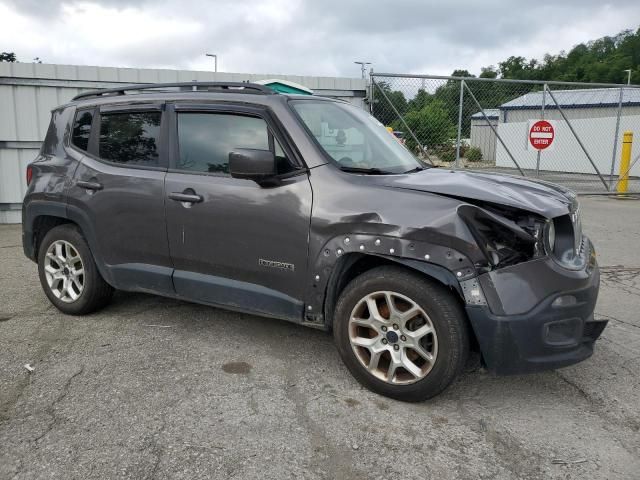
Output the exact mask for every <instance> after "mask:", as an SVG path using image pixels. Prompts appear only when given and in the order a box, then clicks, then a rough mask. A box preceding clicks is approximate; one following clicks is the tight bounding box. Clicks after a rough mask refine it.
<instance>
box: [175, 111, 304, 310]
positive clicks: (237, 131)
mask: <svg viewBox="0 0 640 480" xmlns="http://www.w3.org/2000/svg"><path fill="white" fill-rule="evenodd" d="M169 111H170V112H171V113H170V117H171V118H172V123H171V124H170V125H171V127H170V128H171V129H172V132H173V133H172V134H171V135H170V138H173V139H174V142H173V144H172V146H171V147H170V152H171V153H170V157H171V158H170V170H169V172H168V174H167V178H166V188H165V190H166V195H167V199H166V212H167V234H168V238H169V249H170V252H171V258H172V260H173V266H174V268H175V272H174V276H173V281H174V285H175V289H176V291H177V293H178V294H179V295H181V296H183V297H186V298H189V299H192V300H197V301H203V302H207V303H212V304H219V305H223V306H226V307H230V308H237V309H240V310H244V311H254V312H257V313H263V314H269V315H272V316H276V317H280V318H289V319H297V320H300V319H301V318H302V315H303V301H302V298H303V294H304V286H305V284H306V277H307V247H308V236H309V220H310V215H311V186H310V184H309V179H308V176H307V174H306V172H305V171H303V170H301V173H300V174H297V175H296V174H295V173H296V172H297V170H296V165H294V164H293V161H292V153H291V151H290V149H289V148H288V146H287V145H286V144H285V143H284V142H283V141H282V135H281V134H280V133H279V132H280V130H279V129H278V127H277V125H275V124H274V123H273V120H272V119H271V118H270V117H269V115H268V114H267V112H266V111H265V110H263V109H261V108H248V107H240V106H238V107H233V106H228V105H226V106H208V107H207V106H202V107H194V106H193V105H185V106H182V105H176V106H175V108H172V107H171V106H170V107H169ZM235 148H256V149H270V150H272V151H273V152H274V154H275V155H276V158H277V162H278V170H279V172H280V173H283V174H284V175H283V177H286V178H282V179H281V180H280V181H279V182H277V183H273V184H271V185H269V186H266V185H264V186H261V185H258V184H257V183H256V182H254V181H251V180H242V179H235V178H232V177H231V176H230V174H229V168H228V167H229V163H228V162H229V160H228V158H229V153H230V152H231V151H232V150H234V149H235Z"/></svg>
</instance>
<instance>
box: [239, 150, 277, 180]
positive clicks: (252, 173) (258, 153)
mask: <svg viewBox="0 0 640 480" xmlns="http://www.w3.org/2000/svg"><path fill="white" fill-rule="evenodd" d="M229 173H231V176H232V177H233V178H245V179H247V180H255V181H260V180H264V179H266V178H268V177H271V176H273V175H275V174H276V158H275V156H274V155H273V152H271V151H270V150H258V149H255V148H236V149H235V150H234V151H233V152H231V153H229Z"/></svg>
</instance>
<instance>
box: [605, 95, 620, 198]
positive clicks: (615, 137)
mask: <svg viewBox="0 0 640 480" xmlns="http://www.w3.org/2000/svg"><path fill="white" fill-rule="evenodd" d="M623 95H624V88H623V87H620V97H619V98H618V115H617V118H616V133H615V134H614V135H613V154H612V155H611V173H610V174H609V188H608V190H609V191H611V189H612V188H613V174H614V172H615V168H616V157H617V156H618V135H619V134H620V116H621V115H622V96H623Z"/></svg>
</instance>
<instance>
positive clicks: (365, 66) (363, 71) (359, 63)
mask: <svg viewBox="0 0 640 480" xmlns="http://www.w3.org/2000/svg"><path fill="white" fill-rule="evenodd" d="M353 63H356V64H358V65H360V70H362V78H366V77H367V75H366V72H367V65H371V62H353Z"/></svg>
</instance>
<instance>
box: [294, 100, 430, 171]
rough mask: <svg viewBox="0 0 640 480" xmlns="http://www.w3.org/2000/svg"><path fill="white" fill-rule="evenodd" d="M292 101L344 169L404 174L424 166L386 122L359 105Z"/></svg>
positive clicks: (303, 118) (305, 121)
mask: <svg viewBox="0 0 640 480" xmlns="http://www.w3.org/2000/svg"><path fill="white" fill-rule="evenodd" d="M291 104H292V105H293V108H294V109H295V111H296V112H297V113H298V115H300V117H301V118H302V120H303V122H304V123H305V125H306V126H307V128H308V129H309V130H310V131H311V133H312V134H313V136H314V137H315V138H316V140H317V141H318V143H319V144H320V146H321V147H322V149H323V150H324V151H325V152H326V153H327V154H328V155H329V156H330V157H331V158H333V160H335V162H336V163H337V164H338V165H339V166H340V167H341V168H343V169H344V170H352V171H360V170H361V171H363V172H367V171H371V173H404V172H410V171H414V170H420V169H422V168H423V167H424V165H422V164H421V163H420V162H419V161H418V160H417V159H416V158H415V157H414V156H413V155H412V154H411V152H409V150H407V149H406V148H405V147H404V146H403V145H401V144H400V142H399V140H398V139H397V138H396V137H395V136H394V135H393V134H392V133H391V132H389V131H388V130H387V129H386V128H385V127H384V125H382V124H381V123H380V122H379V121H378V120H376V119H375V118H374V117H372V116H371V115H369V114H368V113H367V112H365V111H364V110H362V109H360V108H358V107H355V106H353V105H349V104H345V103H341V102H328V101H323V100H316V101H314V100H297V101H292V102H291Z"/></svg>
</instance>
